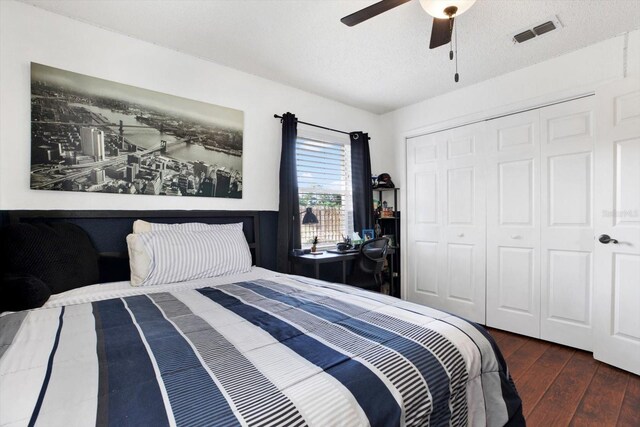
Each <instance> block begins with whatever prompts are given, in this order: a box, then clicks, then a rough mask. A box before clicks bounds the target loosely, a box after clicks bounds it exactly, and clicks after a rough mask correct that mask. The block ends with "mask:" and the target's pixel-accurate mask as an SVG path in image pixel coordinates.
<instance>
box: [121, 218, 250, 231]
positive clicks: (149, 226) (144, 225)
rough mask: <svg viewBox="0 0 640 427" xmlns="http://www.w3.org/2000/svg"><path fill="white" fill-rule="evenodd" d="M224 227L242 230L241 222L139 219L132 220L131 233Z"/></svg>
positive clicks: (202, 229) (217, 228)
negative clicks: (178, 222) (182, 221)
mask: <svg viewBox="0 0 640 427" xmlns="http://www.w3.org/2000/svg"><path fill="white" fill-rule="evenodd" d="M226 228H237V229H240V230H242V223H241V222H238V223H234V224H205V223H203V222H184V223H181V224H160V223H157V222H147V221H143V220H141V219H137V220H135V221H133V233H134V234H140V233H148V232H150V231H162V230H182V231H204V230H219V229H226Z"/></svg>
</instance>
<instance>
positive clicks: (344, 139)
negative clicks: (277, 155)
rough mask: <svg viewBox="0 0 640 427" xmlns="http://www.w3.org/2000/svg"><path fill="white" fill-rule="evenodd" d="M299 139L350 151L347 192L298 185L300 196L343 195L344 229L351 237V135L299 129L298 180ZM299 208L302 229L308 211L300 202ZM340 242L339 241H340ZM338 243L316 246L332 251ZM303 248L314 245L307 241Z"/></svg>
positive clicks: (346, 180) (346, 177)
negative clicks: (308, 194)
mask: <svg viewBox="0 0 640 427" xmlns="http://www.w3.org/2000/svg"><path fill="white" fill-rule="evenodd" d="M298 139H303V140H309V141H316V142H319V143H324V144H332V145H342V146H343V147H345V149H346V150H348V155H347V156H346V157H347V158H346V159H345V166H346V169H347V170H346V171H345V185H346V187H347V189H346V190H344V191H331V192H318V191H317V189H314V188H308V187H302V186H300V184H299V183H298V196H299V195H300V194H301V193H319V194H341V195H343V197H344V198H343V200H345V201H346V203H345V204H344V205H343V206H342V209H343V215H344V221H345V225H344V227H345V229H344V235H345V236H349V237H350V236H351V234H352V233H353V231H352V230H351V231H350V230H349V229H353V183H352V175H351V139H350V138H349V135H344V134H340V133H337V132H331V133H329V132H322V131H317V130H313V131H312V130H309V129H298V135H297V138H296V179H297V178H298V174H299V170H298V163H297V155H298V146H297V144H298ZM298 208H299V212H300V222H299V223H298V224H297V226H298V227H302V218H303V216H304V210H305V209H306V206H302V205H301V204H300V203H299V202H298ZM302 234H303V233H302V229H300V235H301V237H302ZM338 241H339V240H338ZM338 241H335V242H334V241H332V242H323V241H321V242H319V243H318V244H317V245H316V248H317V249H325V250H326V249H331V248H335V246H336V243H337V242H338ZM301 246H302V248H304V249H308V248H310V247H311V246H312V245H311V243H309V242H305V241H301Z"/></svg>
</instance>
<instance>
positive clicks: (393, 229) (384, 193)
mask: <svg viewBox="0 0 640 427" xmlns="http://www.w3.org/2000/svg"><path fill="white" fill-rule="evenodd" d="M372 190H373V191H374V192H376V193H377V194H378V201H379V203H380V204H381V205H382V203H383V202H384V201H386V202H387V203H390V200H387V199H385V197H389V196H392V197H393V205H391V207H392V208H393V209H392V212H393V216H392V217H383V216H381V212H380V211H379V210H376V211H375V222H376V224H378V225H380V229H381V231H382V233H381V234H382V235H383V236H385V235H390V234H391V235H393V240H394V242H393V248H394V249H395V251H394V253H393V254H391V255H389V257H390V259H389V270H388V272H387V279H388V280H389V285H390V289H389V293H390V294H391V295H393V296H395V297H398V298H400V255H401V254H400V220H401V219H400V211H399V210H398V191H400V189H399V188H386V187H373V189H372Z"/></svg>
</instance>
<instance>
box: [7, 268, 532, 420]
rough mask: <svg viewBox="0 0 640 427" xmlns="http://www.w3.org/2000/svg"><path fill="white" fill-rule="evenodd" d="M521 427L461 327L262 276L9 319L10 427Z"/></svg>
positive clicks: (511, 393) (87, 296)
mask: <svg viewBox="0 0 640 427" xmlns="http://www.w3.org/2000/svg"><path fill="white" fill-rule="evenodd" d="M509 424H510V425H522V424H524V421H523V418H522V413H521V402H520V399H519V397H518V394H517V392H516V389H515V386H514V384H513V382H512V381H511V378H510V376H509V372H508V369H507V367H506V365H505V363H504V360H503V358H502V356H501V355H500V353H499V351H498V349H497V347H496V345H495V343H494V342H493V341H492V340H491V338H490V336H489V335H488V334H487V333H486V331H485V330H484V329H483V328H482V327H481V326H478V325H475V324H473V323H470V322H467V321H465V320H463V319H461V318H459V317H456V316H452V315H450V314H447V313H444V312H441V311H438V310H433V309H430V308H428V307H424V306H419V305H416V304H412V303H408V302H406V301H402V300H398V299H396V298H392V297H389V296H385V295H381V294H377V293H373V292H368V291H364V290H361V289H358V288H353V287H350V286H346V285H338V284H331V283H327V282H322V281H318V280H312V279H308V278H303V277H298V276H289V275H282V274H278V273H274V272H271V271H268V270H264V269H260V268H255V267H254V268H253V269H252V270H251V272H249V273H245V274H241V275H237V276H228V277H224V278H213V279H201V280H197V281H192V282H185V283H179V284H167V285H159V286H150V287H146V288H133V287H131V286H130V285H129V283H128V282H118V283H110V284H102V285H93V286H88V287H84V288H80V289H75V290H72V291H69V292H65V293H63V294H60V295H55V296H53V297H52V298H51V299H50V300H49V302H48V303H47V304H46V305H45V306H44V307H42V308H39V309H36V310H29V311H24V312H17V313H8V314H4V315H3V316H2V317H0V425H3V426H4V425H47V426H50V425H64V426H72V425H81V426H85V425H114V426H116V425H117V426H122V425H136V426H142V425H146V426H162V425H178V426H183V425H185V426H186V425H193V426H205V425H206V426H223V425H224V426H226V425H229V426H232V425H251V426H267V425H273V426H284V425H291V426H302V425H312V426H329V425H331V426H335V425H340V426H367V425H372V426H403V425H434V426H441V425H491V426H502V425H509Z"/></svg>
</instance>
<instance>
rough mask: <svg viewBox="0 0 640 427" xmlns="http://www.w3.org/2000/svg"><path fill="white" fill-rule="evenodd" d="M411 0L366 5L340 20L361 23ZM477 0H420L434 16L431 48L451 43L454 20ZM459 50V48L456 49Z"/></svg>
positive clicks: (347, 22) (450, 57)
mask: <svg viewBox="0 0 640 427" xmlns="http://www.w3.org/2000/svg"><path fill="white" fill-rule="evenodd" d="M409 1H411V0H382V1H379V2H378V3H375V4H372V5H371V6H368V7H365V8H364V9H361V10H359V11H357V12H354V13H352V14H351V15H347V16H345V17H344V18H342V19H341V20H340V21H341V22H342V23H343V24H345V25H347V26H349V27H353V26H354V25H357V24H360V23H361V22H364V21H366V20H368V19H371V18H373V17H374V16H377V15H380V14H381V13H384V12H386V11H388V10H391V9H393V8H395V7H398V6H400V5H403V4H405V3H407V2H409ZM475 1H476V0H420V6H422V8H423V9H424V10H425V11H426V12H427V13H428V14H429V15H431V16H433V26H432V27H431V41H430V42H429V49H434V48H436V47H440V46H443V45H445V44H447V43H451V35H452V34H453V21H454V19H455V18H457V17H458V16H460V15H462V14H463V13H464V12H466V11H467V10H469V8H470V7H471V6H472V5H473V3H475ZM456 50H457V49H456ZM453 58H454V56H453V46H451V49H450V51H449V59H453ZM457 62H458V61H457V55H456V74H455V81H456V82H457V81H458V79H459V76H458V72H457V68H458V66H457Z"/></svg>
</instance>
